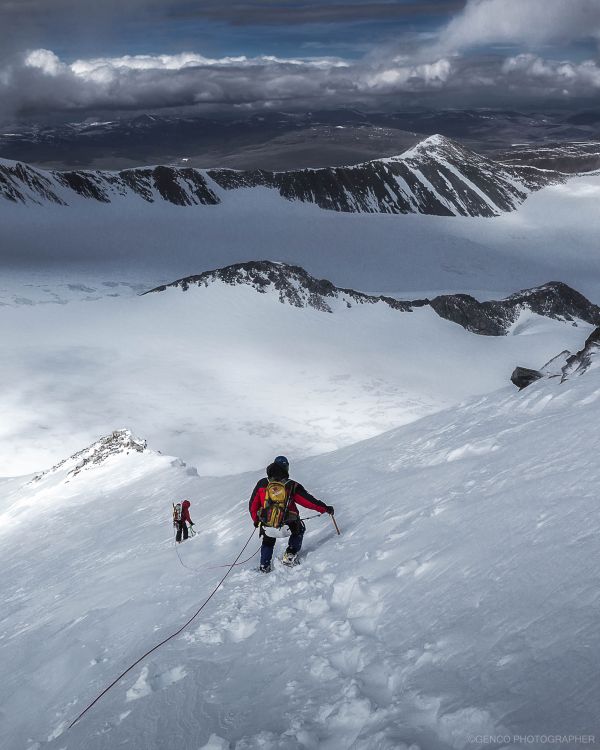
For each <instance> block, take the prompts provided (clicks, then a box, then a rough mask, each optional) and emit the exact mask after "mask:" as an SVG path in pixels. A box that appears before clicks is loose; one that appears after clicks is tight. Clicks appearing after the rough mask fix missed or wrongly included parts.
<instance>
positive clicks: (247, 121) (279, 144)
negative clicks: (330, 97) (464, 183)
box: [0, 109, 600, 171]
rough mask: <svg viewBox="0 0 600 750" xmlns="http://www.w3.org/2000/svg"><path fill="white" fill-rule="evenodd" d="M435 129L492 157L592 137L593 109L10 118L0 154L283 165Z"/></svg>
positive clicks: (34, 158)
mask: <svg viewBox="0 0 600 750" xmlns="http://www.w3.org/2000/svg"><path fill="white" fill-rule="evenodd" d="M435 133H440V134H441V135H444V136H446V137H448V138H455V139H458V140H459V141H460V142H461V143H463V144H465V145H466V146H468V147H469V148H472V149H474V150H475V151H478V152H481V153H485V154H487V155H493V154H494V153H495V152H497V151H506V150H507V149H508V148H511V149H512V147H513V146H514V144H529V145H530V144H535V145H540V144H557V143H564V142H568V141H591V140H600V111H585V112H574V113H573V112H571V113H568V112H533V113H532V112H527V113H526V112H518V111H510V110H491V109H468V110H439V111H430V110H420V111H414V112H361V111H358V110H347V109H339V110H325V111H313V112H304V113H294V112H262V113H257V114H251V115H247V116H239V117H237V118H230V117H229V118H220V117H216V116H211V117H197V116H182V115H170V116H164V115H152V114H145V115H141V116H138V117H134V118H129V119H118V120H111V121H100V122H98V121H96V122H93V121H89V120H87V121H85V122H70V123H61V124H56V125H46V126H40V125H34V126H23V125H14V126H12V127H11V128H10V129H5V131H4V132H0V155H1V156H3V157H5V158H7V159H12V160H17V161H25V162H27V163H32V164H35V165H38V166H43V167H45V168H50V169H69V170H71V169H87V168H94V169H109V170H121V169H126V168H130V167H137V166H139V165H140V164H168V165H170V166H190V167H191V166H193V167H198V168H209V167H215V166H219V167H229V168H234V169H267V170H279V171H282V170H291V169H301V168H305V167H324V166H327V167H329V166H341V165H346V164H359V163H361V162H364V161H369V160H372V159H378V158H382V157H385V156H389V155H390V154H399V153H401V152H403V151H405V150H406V149H407V148H410V147H411V146H413V145H415V143H418V142H419V141H421V140H422V139H423V138H425V137H427V136H430V135H434V134H435ZM599 166H600V165H599Z"/></svg>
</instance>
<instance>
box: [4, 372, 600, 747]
mask: <svg viewBox="0 0 600 750" xmlns="http://www.w3.org/2000/svg"><path fill="white" fill-rule="evenodd" d="M598 372H600V370H599V369H598V368H597V367H591V368H590V369H588V370H587V372H585V373H584V374H583V375H582V376H581V377H575V378H572V379H570V380H568V381H565V382H564V383H562V384H561V383H560V379H558V378H555V379H551V380H543V381H539V382H538V383H535V384H534V385H532V386H530V387H529V388H528V389H527V390H525V391H523V392H521V393H518V392H516V391H515V390H514V389H513V388H512V387H510V388H506V389H504V390H502V391H500V392H498V393H497V394H494V395H491V396H488V397H485V398H482V399H479V400H476V401H473V402H470V403H468V404H466V405H464V406H462V407H456V408H453V409H450V410H448V411H446V412H443V413H440V414H437V415H434V416H431V417H427V418H425V419H423V420H420V421H418V422H416V423H413V424H411V425H408V426H405V427H402V428H399V429H396V430H394V431H392V432H388V433H386V434H384V435H381V436H378V437H376V438H373V439H371V440H368V441H366V442H363V443H359V444H356V445H353V446H350V447H348V448H344V449H342V450H340V451H337V452H334V453H330V454H328V455H324V456H320V457H317V458H310V459H306V460H304V461H299V462H296V461H292V468H293V472H292V473H293V476H295V477H296V478H298V479H299V480H300V481H302V482H303V483H304V484H305V485H306V486H307V487H308V488H309V489H310V490H311V491H313V492H314V493H315V494H316V495H317V496H319V497H322V498H323V499H325V500H326V501H327V502H329V503H332V504H333V505H335V507H336V516H337V518H338V521H339V524H340V526H341V529H342V532H343V533H342V536H341V537H336V536H335V534H334V531H333V527H332V525H331V523H330V522H329V520H328V519H327V518H321V519H316V520H311V521H308V522H307V525H308V527H309V530H308V532H307V537H306V540H305V556H304V560H303V563H302V564H301V565H300V566H298V567H297V568H295V569H292V570H288V569H282V568H281V567H280V566H279V564H277V565H276V569H275V571H274V572H273V573H272V574H270V575H269V576H264V575H261V574H259V573H258V572H255V570H254V569H253V568H254V566H255V563H254V561H252V562H249V563H247V564H246V565H245V566H242V567H241V568H239V569H236V570H235V571H234V572H232V574H231V576H230V577H229V578H228V579H227V581H226V582H225V584H224V585H223V588H222V590H221V591H219V592H218V593H217V595H216V597H215V598H214V599H213V600H212V601H211V603H210V604H209V605H208V607H207V609H206V610H205V611H204V612H203V613H202V616H201V618H200V619H198V620H197V621H195V622H194V623H193V624H192V626H190V628H189V629H188V631H187V632H186V633H184V634H183V635H182V636H181V637H178V638H177V639H175V640H174V641H171V642H170V643H169V644H167V645H165V646H164V647H163V648H162V649H161V650H159V651H157V652H155V653H153V654H152V655H151V656H150V657H149V658H148V659H147V660H146V661H145V662H143V663H142V664H140V665H139V666H138V667H136V668H135V669H134V670H133V671H132V672H131V673H130V674H129V675H127V676H126V677H125V678H124V679H123V680H122V681H121V682H120V683H119V684H118V685H116V686H115V687H114V688H113V689H112V690H111V691H110V692H109V693H108V694H107V695H106V696H104V697H103V698H102V699H101V700H100V701H99V702H98V704H97V705H96V706H95V707H94V708H93V709H92V710H91V711H90V712H89V713H88V714H87V715H86V716H85V717H84V718H83V719H82V720H81V722H79V723H78V724H77V725H76V726H75V727H74V728H73V729H72V730H68V731H63V730H64V729H65V726H66V724H67V723H68V722H69V721H71V720H72V719H73V718H74V717H75V716H76V715H77V714H78V713H79V712H80V711H81V710H83V708H84V707H85V706H86V705H87V704H88V703H89V702H90V701H91V700H92V699H93V698H95V697H96V695H98V693H99V692H100V691H101V690H102V689H103V688H104V687H105V686H106V685H107V684H108V683H109V682H110V681H112V680H113V679H114V678H115V677H116V676H117V675H118V674H119V673H120V672H121V671H122V670H123V669H125V668H126V667H127V666H128V665H129V664H131V663H132V662H133V661H134V660H135V659H137V658H138V657H139V656H140V655H141V654H142V653H143V652H144V651H145V650H146V649H148V648H150V647H151V646H152V645H153V644H154V643H156V642H158V640H160V639H162V638H163V637H165V636H166V635H167V634H168V633H170V632H172V631H174V630H175V629H177V628H178V627H179V626H180V625H181V624H182V623H183V622H185V620H186V619H187V618H188V617H190V616H191V614H193V612H194V611H195V610H196V609H197V607H198V606H199V604H200V603H201V602H202V601H203V600H204V598H205V597H206V596H208V594H209V593H210V591H211V590H212V589H213V588H214V586H215V585H216V583H217V581H218V580H219V578H220V577H221V575H222V573H223V569H210V568H209V567H207V566H211V565H216V564H222V563H226V562H228V561H229V562H231V561H233V559H234V558H235V555H236V554H237V553H238V552H239V550H240V548H241V547H242V545H243V543H244V542H245V541H246V539H247V538H248V536H249V534H250V531H251V530H252V527H251V524H250V523H249V519H248V516H247V496H248V493H249V491H250V489H251V488H252V487H253V485H254V482H255V480H256V479H257V478H258V477H259V476H260V470H258V471H256V472H252V473H250V474H246V475H241V476H237V477H236V476H234V477H230V478H227V479H224V478H221V479H215V480H210V479H206V478H204V479H203V478H199V477H197V476H194V472H193V470H190V469H189V468H188V467H186V466H184V465H182V464H181V462H179V461H177V460H174V459H171V458H169V457H167V456H161V455H158V454H156V453H155V452H154V451H152V450H149V449H144V450H143V451H142V452H138V451H136V450H133V451H130V452H129V453H126V452H120V453H116V454H113V455H111V456H109V457H108V458H107V459H106V460H105V461H104V462H102V463H99V464H94V463H91V464H90V465H89V466H88V468H86V469H84V470H82V471H80V472H79V473H78V474H77V475H71V476H68V475H67V471H68V470H69V469H72V468H74V465H76V464H77V460H74V461H72V462H70V463H69V462H67V464H65V465H64V466H63V467H62V468H59V469H57V470H55V471H54V472H51V473H49V474H47V475H45V476H43V477H42V478H41V479H39V480H37V481H34V482H33V483H29V484H25V485H23V486H22V487H20V488H16V487H15V484H14V483H13V484H12V485H11V486H10V487H9V491H8V493H7V494H5V495H4V496H3V500H2V501H1V502H2V506H1V509H0V510H1V511H2V515H1V516H0V519H1V520H0V535H1V537H2V544H1V546H0V565H1V566H2V569H3V572H4V575H3V579H2V584H1V586H2V590H3V600H4V601H5V602H6V605H5V609H4V612H3V619H2V625H1V628H0V658H1V659H2V673H3V676H4V679H3V681H2V685H1V687H0V705H2V723H3V734H2V740H1V743H2V745H1V746H2V747H3V748H7V750H8V749H9V748H10V750H17V749H20V748H23V749H24V750H25V749H27V750H33V749H34V748H36V750H40V749H41V748H48V750H58V749H59V748H60V749H61V750H62V749H65V750H79V749H80V748H82V747H86V748H90V750H100V749H101V748H102V749H108V748H110V749H111V750H112V749H113V748H116V747H122V746H126V747H128V748H131V749H132V750H142V748H148V747H164V748H168V747H177V748H179V749H180V750H198V748H210V750H214V749H215V748H218V749H219V750H222V748H235V750H250V749H257V750H258V748H261V750H265V749H266V750H269V749H273V750H274V749H275V748H277V749H278V750H290V749H291V750H296V749H297V750H299V749H300V748H302V749H304V748H311V749H313V748H314V749H317V748H318V749H319V750H338V748H348V749H352V750H392V748H393V749H394V750H396V749H397V748H408V747H413V748H421V749H422V750H450V748H456V749H461V748H478V747H483V746H485V745H489V744H490V743H491V742H492V739H490V738H492V737H501V739H498V740H496V741H495V744H496V745H498V746H502V747H514V748H516V747H522V745H523V740H522V739H519V738H520V737H522V736H524V735H533V736H535V735H538V736H539V735H546V736H548V735H551V736H553V737H554V736H557V735H560V736H561V737H563V736H568V735H577V736H579V737H581V736H582V735H586V736H587V735H594V734H595V733H596V735H597V730H598V723H597V719H598V713H597V675H598V670H599V668H600V662H599V658H598V654H600V636H599V631H598V627H597V622H598V617H599V615H600V611H599V610H600V594H599V592H598V586H597V559H598V542H597V540H598V535H599V532H600V528H599V521H598V513H597V502H596V499H597V487H598V482H599V480H600V476H599V472H598V467H597V456H598V452H599V450H600V437H599V433H598V429H597V424H598V411H597V405H598V403H599V398H600V381H599V380H598ZM284 446H285V443H282V444H281V446H280V447H282V448H283V447H284ZM268 458H269V456H268V455H266V456H265V461H266V460H268ZM292 458H293V457H292ZM263 463H264V462H263ZM232 468H234V467H233V466H232ZM184 496H188V497H190V498H191V500H192V508H191V510H192V517H193V518H194V520H195V521H196V523H197V529H198V530H199V531H200V533H199V535H198V536H197V537H195V538H194V539H192V540H190V541H189V542H187V543H185V544H184V545H182V546H181V547H180V548H179V550H178V551H179V553H180V555H181V559H182V560H183V562H184V564H185V565H187V566H188V568H193V569H194V570H196V571H197V572H193V571H192V570H189V569H186V568H184V567H182V565H181V564H180V562H179V560H178V557H177V554H176V553H177V550H176V549H175V548H174V546H173V542H172V539H171V536H170V525H169V508H170V502H171V501H172V500H174V499H176V498H182V497H184ZM280 545H281V543H280ZM255 548H256V540H254V541H253V542H252V543H251V545H250V547H249V553H251V552H253V551H254V549H255ZM279 549H280V551H281V549H282V547H281V546H280V547H279ZM31 706H35V710H34V711H33V710H31ZM61 732H62V733H61ZM515 737H516V738H515ZM211 738H212V739H211ZM597 739H598V738H597V737H596V741H597ZM548 744H549V742H548V740H546V741H545V742H536V741H535V740H534V739H531V740H529V741H527V745H528V746H530V747H536V748H541V747H547V746H548ZM553 744H554V743H553ZM560 746H561V747H565V748H575V747H576V746H578V747H579V746H581V741H579V742H575V741H574V740H573V741H569V740H568V739H566V740H564V741H563V742H562V743H561V745H560Z"/></svg>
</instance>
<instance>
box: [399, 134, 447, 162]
mask: <svg viewBox="0 0 600 750" xmlns="http://www.w3.org/2000/svg"><path fill="white" fill-rule="evenodd" d="M457 146H458V143H457V142H456V141H453V140H452V139H451V138H447V137H446V136H445V135H440V134H439V133H436V134H434V135H430V136H428V137H427V138H423V140H422V141H419V142H418V143H417V144H416V145H415V146H412V147H411V148H409V149H407V150H406V151H403V152H402V153H401V154H400V155H399V156H396V157H395V158H396V159H413V158H415V157H418V156H422V155H423V154H425V153H432V152H433V151H440V150H446V151H452V150H453V149H454V148H456V147H457Z"/></svg>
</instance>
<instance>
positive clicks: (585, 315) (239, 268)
mask: <svg viewBox="0 0 600 750" xmlns="http://www.w3.org/2000/svg"><path fill="white" fill-rule="evenodd" d="M219 282H222V283H225V284H228V285H230V286H250V287H252V288H253V289H255V290H256V291H257V292H259V293H262V294H264V293H265V292H267V291H272V290H275V291H277V292H278V294H279V300H280V302H282V303H283V304H289V305H292V306H294V307H311V308H313V309H315V310H320V311H321V312H328V313H331V312H333V310H334V305H336V304H338V305H339V304H341V305H342V306H343V307H354V306H356V305H365V304H367V305H368V304H376V303H378V302H382V303H384V304H386V305H388V306H389V307H391V308H392V309H394V310H398V311H400V312H412V311H413V310H414V309H415V308H420V307H425V306H429V307H431V308H432V309H433V310H434V311H435V312H436V313H437V314H438V315H439V316H440V317H441V318H444V319H446V320H450V321H452V322H453V323H458V325H461V326H462V327H463V328H465V329H466V330H467V331H471V332H472V333H478V334H482V335H486V336H504V335H506V334H507V333H508V332H509V330H510V329H511V327H512V326H513V325H514V324H515V323H516V322H517V321H518V319H519V316H520V315H521V313H522V312H524V311H530V312H532V313H535V314H537V315H543V316H544V317H547V318H553V319H555V320H563V321H573V322H576V321H577V320H581V321H584V322H586V323H590V324H591V325H598V326H600V307H598V306H597V305H594V304H593V303H591V302H590V301H589V300H588V299H586V297H584V296H583V295H582V294H580V293H579V292H577V291H575V289H572V288H571V287H570V286H568V285H567V284H563V283H562V282H558V281H553V282H549V283H548V284H544V285H542V286H539V287H535V288H533V289H524V290H522V291H520V292H516V293H515V294H512V295H510V296H509V297H507V298H506V299H503V300H489V301H486V302H479V301H478V300H476V299H475V298H474V297H472V296H471V295H468V294H445V295H439V296H437V297H434V298H433V299H418V300H398V299H395V298H392V297H386V296H383V295H379V296H375V295H369V294H364V293H363V292H357V291H355V290H354V289H342V288H340V287H336V286H335V285H334V284H332V283H331V282H330V281H327V280H326V279H315V278H314V277H313V276H311V275H310V274H309V273H307V271H305V270H304V269H303V268H301V267H300V266H291V265H288V264H286V263H273V262H272V261H267V260H264V261H252V262H249V263H236V264H234V265H231V266H227V267H225V268H219V269H216V270H214V271H207V272H205V273H202V274H198V275H196V276H187V277H185V278H182V279H178V280H177V281H174V282H172V283H170V284H163V285H161V286H159V287H156V288H154V289H151V290H149V291H148V292H145V294H152V293H157V292H164V291H166V290H167V289H180V290H182V291H184V292H186V291H188V290H189V289H190V288H192V287H198V288H207V287H209V286H211V285H212V284H215V283H219Z"/></svg>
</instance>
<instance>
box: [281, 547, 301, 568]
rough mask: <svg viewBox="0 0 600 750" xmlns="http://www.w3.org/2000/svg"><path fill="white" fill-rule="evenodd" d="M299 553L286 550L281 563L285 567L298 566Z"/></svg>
mask: <svg viewBox="0 0 600 750" xmlns="http://www.w3.org/2000/svg"><path fill="white" fill-rule="evenodd" d="M297 555H298V553H297V552H294V551H293V550H291V549H286V551H285V552H284V553H283V557H282V559H281V562H282V563H283V564H284V565H290V566H291V565H295V564H296V557H297Z"/></svg>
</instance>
